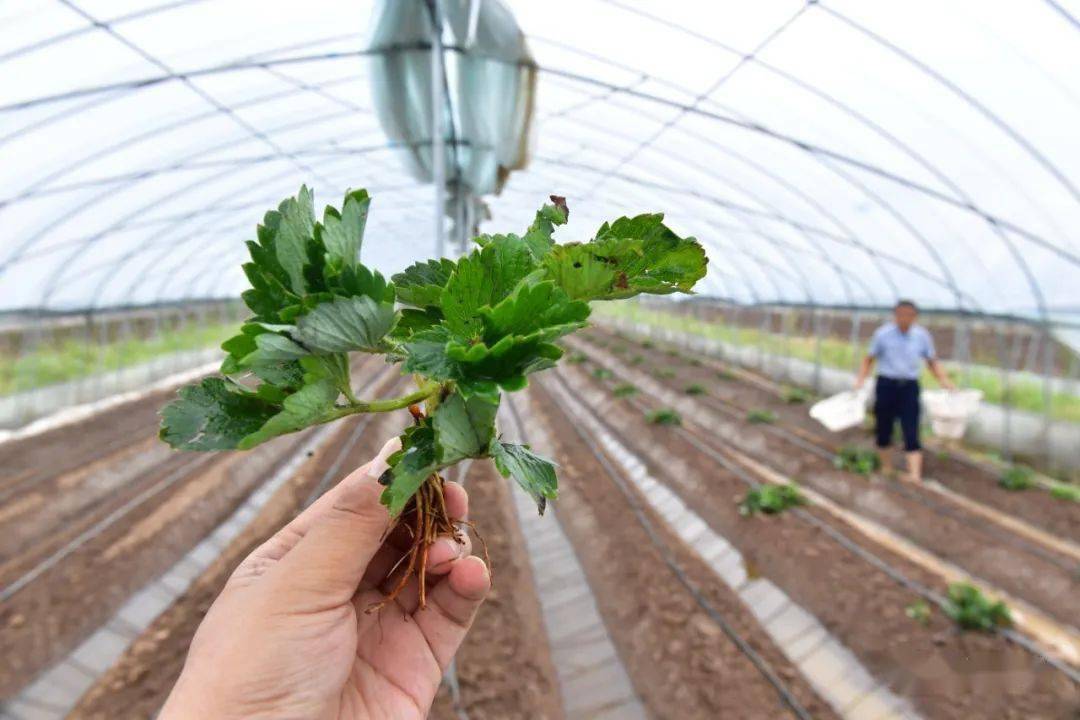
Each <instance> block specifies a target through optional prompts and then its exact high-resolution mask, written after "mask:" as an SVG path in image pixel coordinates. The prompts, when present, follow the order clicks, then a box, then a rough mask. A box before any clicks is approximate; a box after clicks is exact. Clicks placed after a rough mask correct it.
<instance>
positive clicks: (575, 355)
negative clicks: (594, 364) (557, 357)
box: [566, 352, 589, 365]
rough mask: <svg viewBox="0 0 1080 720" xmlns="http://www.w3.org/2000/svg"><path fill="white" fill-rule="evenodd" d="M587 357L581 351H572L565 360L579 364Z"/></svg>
mask: <svg viewBox="0 0 1080 720" xmlns="http://www.w3.org/2000/svg"><path fill="white" fill-rule="evenodd" d="M588 359H589V358H588V356H587V355H586V354H585V353H583V352H572V353H570V355H569V356H568V357H567V358H566V361H567V362H569V363H573V364H574V365H580V364H581V363H583V362H585V361H586V360H588Z"/></svg>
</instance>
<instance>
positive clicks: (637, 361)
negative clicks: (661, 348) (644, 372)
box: [630, 355, 645, 365]
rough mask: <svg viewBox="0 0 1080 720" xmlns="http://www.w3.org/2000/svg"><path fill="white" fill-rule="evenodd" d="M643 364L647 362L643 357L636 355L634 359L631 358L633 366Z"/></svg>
mask: <svg viewBox="0 0 1080 720" xmlns="http://www.w3.org/2000/svg"><path fill="white" fill-rule="evenodd" d="M643 362H645V358H644V357H643V356H641V355H635V356H634V357H632V358H630V364H631V365H640V364H641V363H643Z"/></svg>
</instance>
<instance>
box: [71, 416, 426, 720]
mask: <svg viewBox="0 0 1080 720" xmlns="http://www.w3.org/2000/svg"><path fill="white" fill-rule="evenodd" d="M357 422H360V418H359V417H354V418H349V419H347V420H344V421H342V422H340V423H338V426H339V428H338V429H336V430H335V433H334V436H333V438H331V439H330V440H329V441H328V442H327V443H326V444H325V445H323V446H322V447H321V448H320V449H319V450H318V451H316V452H315V454H314V455H313V456H312V457H311V459H310V460H308V461H307V462H305V463H304V464H303V465H302V466H301V468H300V470H299V471H298V472H297V473H296V474H295V475H294V476H293V477H292V478H291V479H290V480H289V481H287V482H286V483H285V485H283V486H282V487H281V488H280V489H279V490H278V491H277V492H276V493H275V494H274V496H273V497H272V498H271V499H270V500H269V502H268V503H267V504H266V505H265V506H264V507H263V510H262V512H260V513H259V514H258V516H256V517H255V518H254V519H253V520H252V521H251V523H250V524H249V525H248V527H247V528H245V529H244V531H243V532H242V533H241V534H240V535H239V536H238V537H237V538H236V539H235V540H234V541H233V542H232V543H230V544H229V546H228V547H227V548H226V549H225V550H224V551H222V554H221V555H220V556H219V557H218V558H217V560H215V561H214V563H213V564H212V565H211V566H210V568H209V569H208V570H207V571H206V572H205V573H203V575H202V576H200V577H199V578H198V579H197V580H196V581H195V582H194V583H193V584H192V586H191V587H190V588H189V589H188V591H187V592H186V593H184V594H183V595H181V596H180V597H179V598H178V599H177V601H176V602H175V603H173V605H172V606H170V607H169V608H168V609H167V610H166V611H165V612H163V613H162V614H161V615H160V616H158V617H157V618H156V619H155V620H154V621H153V622H152V623H151V624H150V626H149V627H148V628H147V629H146V631H145V632H143V634H142V635H140V636H139V638H138V639H136V640H135V642H134V643H132V645H131V646H130V647H129V648H128V649H127V650H126V651H125V653H124V654H123V655H122V656H121V657H120V659H119V660H118V661H117V662H116V664H115V665H113V667H112V668H111V669H110V670H109V671H108V672H106V673H105V675H104V676H102V677H101V678H99V679H98V681H97V682H96V683H95V684H94V685H93V686H92V687H91V688H90V690H88V691H87V693H86V694H85V695H84V696H83V698H82V700H81V701H80V702H79V704H78V705H77V706H76V708H75V709H74V710H73V711H72V713H71V715H70V716H69V717H71V718H97V719H101V720H104V719H106V718H115V717H131V718H151V717H153V716H154V714H155V713H156V712H157V711H158V709H159V708H160V707H161V704H162V703H164V701H165V698H166V697H167V696H168V694H169V691H170V690H171V689H172V686H173V684H174V683H175V682H176V678H177V677H178V676H179V674H180V669H181V667H182V666H183V662H184V657H185V655H186V654H187V648H188V645H189V643H190V642H191V637H192V635H194V633H195V629H196V628H197V627H198V625H199V623H200V622H201V621H202V618H203V616H204V615H205V614H206V611H207V610H208V609H209V608H210V604H211V603H212V602H213V600H214V598H215V597H217V595H218V593H220V592H221V588H222V587H223V586H224V584H225V581H226V580H227V579H228V577H229V575H230V574H231V573H232V571H233V569H234V568H235V567H236V566H237V565H238V564H239V563H240V561H241V560H243V559H244V558H245V557H247V555H248V554H249V553H250V552H251V551H252V550H254V549H255V548H256V547H258V546H259V545H260V544H261V543H262V542H264V541H265V540H266V539H267V538H269V537H270V536H271V535H273V534H274V532H276V531H277V530H278V528H280V527H281V526H282V525H284V524H285V523H287V522H288V521H289V520H290V519H291V518H292V517H294V516H295V515H296V513H297V512H299V510H300V509H301V508H302V506H303V503H304V501H305V500H306V498H307V497H308V495H309V494H310V493H311V492H312V490H314V488H315V487H316V486H317V485H318V483H319V481H320V479H321V478H322V477H323V475H324V474H325V473H326V471H327V470H328V469H329V468H330V467H331V466H332V465H333V463H334V461H335V459H336V458H337V453H338V450H339V448H340V447H341V445H342V443H344V442H345V441H346V439H347V438H348V436H349V434H350V433H351V432H352V429H353V427H354V425H355V424H356V423H357ZM404 422H406V419H405V418H404V417H403V416H401V415H399V414H387V415H382V416H379V417H377V418H376V419H375V420H373V421H372V423H371V424H370V425H369V426H368V428H367V429H366V430H365V432H364V433H363V434H361V436H360V438H359V440H358V441H357V442H356V443H355V445H354V446H353V448H352V449H351V450H350V451H349V453H348V455H347V456H346V458H345V461H344V463H343V464H342V468H343V469H342V471H341V472H342V475H343V476H344V474H345V472H346V470H345V469H346V468H348V469H351V468H355V467H358V466H359V465H362V464H363V463H365V462H367V461H368V460H370V459H371V458H372V457H373V456H374V455H375V454H376V453H377V452H378V451H379V448H380V447H382V444H383V443H384V442H385V441H386V439H387V438H389V437H391V435H393V434H394V433H396V432H398V431H400V429H401V426H402V424H403V423H404Z"/></svg>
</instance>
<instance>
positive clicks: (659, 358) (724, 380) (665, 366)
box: [587, 328, 1080, 543]
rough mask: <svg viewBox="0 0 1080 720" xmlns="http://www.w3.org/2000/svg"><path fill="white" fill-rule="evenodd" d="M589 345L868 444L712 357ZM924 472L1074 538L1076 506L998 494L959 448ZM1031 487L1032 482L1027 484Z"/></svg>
mask: <svg viewBox="0 0 1080 720" xmlns="http://www.w3.org/2000/svg"><path fill="white" fill-rule="evenodd" d="M587 339H588V340H589V342H590V344H591V345H592V346H593V347H597V348H599V349H600V350H601V351H602V353H604V354H607V355H609V356H610V357H611V358H612V359H615V360H619V361H621V362H623V363H624V364H625V365H627V366H628V367H629V368H631V369H637V370H643V371H645V372H648V373H650V374H651V375H652V376H653V377H654V378H656V379H657V380H659V381H662V382H664V384H665V385H666V386H667V387H670V388H671V389H673V390H678V391H685V390H686V388H688V387H690V386H693V385H695V384H697V385H700V386H702V387H703V388H705V389H706V390H707V392H706V394H707V396H708V397H709V398H711V399H713V400H715V401H722V402H723V403H725V404H727V405H729V406H731V407H732V408H733V409H735V410H737V411H738V413H740V414H741V415H743V416H747V415H748V414H749V413H751V412H754V413H755V414H756V413H757V412H762V413H764V412H768V413H772V414H773V415H774V416H775V420H774V424H778V425H782V426H783V427H784V428H786V429H787V430H788V431H789V432H791V433H793V434H797V435H798V436H799V437H800V438H802V439H804V440H806V441H807V442H810V443H811V444H813V445H816V446H817V447H819V448H821V449H822V450H824V451H827V452H828V453H830V454H838V453H839V452H840V451H841V450H842V449H843V448H845V447H858V448H864V449H867V450H868V449H870V448H872V447H873V439H872V435H871V434H870V432H869V430H870V425H869V424H867V426H866V427H865V428H854V429H850V430H846V431H844V432H842V433H828V432H827V431H826V430H825V429H824V428H822V426H821V425H820V424H819V423H817V421H815V420H813V419H812V418H811V417H810V416H809V413H808V404H809V401H807V402H806V403H793V402H791V400H792V399H793V390H794V389H792V388H787V387H784V386H782V385H778V384H776V383H774V382H772V381H770V380H767V379H765V378H762V377H760V376H758V375H755V374H753V373H750V372H749V371H746V370H742V369H737V368H731V367H728V366H726V365H724V364H722V363H720V362H718V361H717V360H715V359H713V358H711V357H708V356H701V355H696V354H692V353H688V352H685V351H682V350H679V349H678V348H674V347H672V346H668V345H662V344H658V343H655V342H654V341H652V340H648V339H637V338H633V337H630V336H619V335H615V334H614V333H611V332H608V331H604V330H601V329H598V328H593V329H591V330H590V332H589V333H588V335H587ZM924 456H925V459H924V463H925V467H924V476H925V478H926V479H927V480H929V481H933V482H930V483H928V485H930V486H931V487H933V486H934V483H935V482H936V483H937V484H939V485H940V486H941V487H942V488H944V489H947V490H951V491H953V493H954V494H958V495H960V496H963V497H966V498H969V499H971V500H973V501H976V502H978V503H980V504H982V505H985V506H988V507H989V508H993V509H996V510H1000V511H1001V512H1004V513H1008V514H1010V515H1013V516H1015V517H1017V518H1020V519H1023V520H1025V521H1026V522H1028V523H1029V524H1031V525H1034V526H1036V527H1038V528H1042V529H1044V530H1046V531H1047V532H1048V533H1051V534H1053V535H1056V536H1059V537H1063V538H1066V539H1069V540H1071V541H1073V542H1074V543H1080V507H1078V506H1077V503H1072V502H1069V501H1068V500H1067V499H1066V495H1067V493H1066V492H1064V491H1063V492H1061V493H1058V494H1059V496H1060V497H1053V496H1051V495H1050V494H1048V493H1044V492H1030V493H1016V492H1004V491H1003V488H1002V483H1001V477H1002V473H1001V471H999V470H997V469H994V468H989V467H987V466H985V465H980V464H976V463H974V462H972V461H970V460H968V459H967V458H966V457H965V455H964V454H963V453H959V452H945V451H933V450H928V451H927V452H925V453H924ZM1030 486H1032V487H1033V486H1034V483H1032V484H1031V485H1030Z"/></svg>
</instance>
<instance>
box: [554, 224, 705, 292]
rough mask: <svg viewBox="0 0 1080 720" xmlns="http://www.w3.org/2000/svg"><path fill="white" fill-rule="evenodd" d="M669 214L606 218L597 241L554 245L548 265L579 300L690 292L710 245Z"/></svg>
mask: <svg viewBox="0 0 1080 720" xmlns="http://www.w3.org/2000/svg"><path fill="white" fill-rule="evenodd" d="M663 218H664V216H663V215H660V214H656V215H639V216H637V217H635V218H620V219H619V220H616V221H615V222H614V223H612V224H611V225H610V226H609V225H607V224H606V223H605V224H604V226H603V227H601V228H600V231H599V233H597V237H596V239H595V240H593V241H592V242H588V243H568V244H565V245H556V246H554V247H553V248H552V249H551V252H550V253H548V255H547V257H545V258H544V266H545V268H546V269H547V271H548V273H549V276H550V277H551V278H552V279H553V280H555V282H557V283H558V284H559V286H561V287H562V288H563V289H564V290H565V291H566V293H567V294H568V295H569V296H570V297H572V298H574V299H578V300H614V299H618V298H628V297H633V296H634V295H637V294H639V293H643V292H644V293H651V294H657V295H663V294H667V293H673V292H689V291H690V290H691V288H692V287H693V286H694V283H696V282H697V281H698V280H700V279H701V278H702V277H704V276H705V269H706V264H707V262H708V260H707V258H706V257H705V250H704V248H702V247H701V245H700V244H699V243H698V242H697V241H696V240H694V239H693V238H680V237H679V236H678V235H676V234H675V233H673V232H672V231H671V230H670V229H668V228H667V226H665V225H664V224H663Z"/></svg>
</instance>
